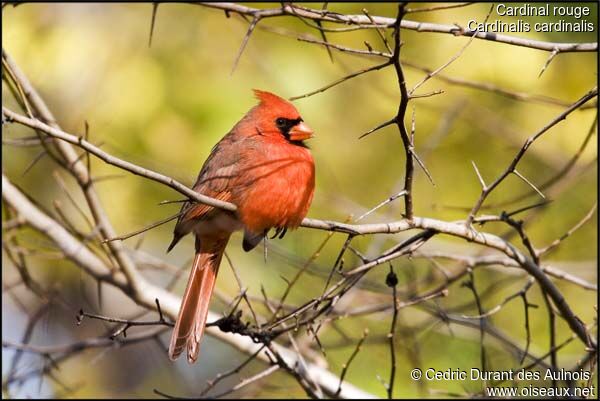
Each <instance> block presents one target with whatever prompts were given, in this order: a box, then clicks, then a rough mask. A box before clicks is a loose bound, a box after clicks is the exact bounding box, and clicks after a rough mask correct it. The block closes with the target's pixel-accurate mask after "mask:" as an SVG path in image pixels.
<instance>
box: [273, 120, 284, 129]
mask: <svg viewBox="0 0 600 401" xmlns="http://www.w3.org/2000/svg"><path fill="white" fill-rule="evenodd" d="M275 124H277V126H278V127H280V128H281V127H284V126H285V118H278V119H277V120H275Z"/></svg>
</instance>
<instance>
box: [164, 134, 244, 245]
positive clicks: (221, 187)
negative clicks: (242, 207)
mask: <svg viewBox="0 0 600 401" xmlns="http://www.w3.org/2000/svg"><path fill="white" fill-rule="evenodd" d="M241 142H242V141H240V140H238V136H236V135H235V134H234V133H233V131H232V132H230V133H229V134H227V135H225V137H223V139H221V141H219V143H217V145H215V147H214V148H213V149H212V151H211V153H210V155H209V156H208V159H206V161H205V162H204V165H203V166H202V169H201V170H200V173H199V174H198V178H197V179H196V183H195V184H194V186H193V190H194V191H196V192H198V193H201V194H203V195H206V196H210V197H211V198H215V199H219V200H222V201H225V202H231V201H232V200H233V195H232V188H233V187H234V185H235V180H236V177H237V176H238V161H239V155H240V152H239V149H240V146H242V145H241ZM217 212H219V210H215V208H214V207H212V206H209V205H205V204H202V203H196V202H185V203H184V204H183V206H182V207H181V215H180V216H179V218H178V220H177V224H176V225H175V229H174V230H173V241H172V242H171V244H170V245H169V248H168V249H167V252H168V251H170V250H171V249H173V247H174V246H175V245H176V244H177V242H179V240H180V239H181V238H182V237H183V236H185V235H187V234H188V233H189V232H190V231H191V230H192V228H193V226H194V225H195V224H196V222H198V220H204V219H207V218H210V217H211V216H213V215H214V213H217Z"/></svg>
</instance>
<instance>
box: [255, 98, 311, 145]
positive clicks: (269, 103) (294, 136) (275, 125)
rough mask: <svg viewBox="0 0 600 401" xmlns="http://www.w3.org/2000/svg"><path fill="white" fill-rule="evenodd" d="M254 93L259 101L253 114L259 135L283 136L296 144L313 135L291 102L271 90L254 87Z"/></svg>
mask: <svg viewBox="0 0 600 401" xmlns="http://www.w3.org/2000/svg"><path fill="white" fill-rule="evenodd" d="M254 95H255V96H256V98H257V99H258V100H259V101H260V103H259V104H258V105H257V106H256V107H255V108H254V110H253V112H254V113H253V114H254V117H255V123H256V128H257V129H258V131H259V132H260V134H261V135H267V136H273V137H280V138H284V139H285V140H287V141H289V142H292V143H296V144H301V143H302V141H304V140H305V139H309V138H312V137H313V130H312V129H310V127H309V126H308V125H306V123H305V122H304V120H302V117H300V113H298V110H296V108H295V107H294V105H293V104H291V103H290V102H288V101H287V100H285V99H282V98H280V97H279V96H277V95H274V94H273V93H271V92H266V91H261V90H258V89H254Z"/></svg>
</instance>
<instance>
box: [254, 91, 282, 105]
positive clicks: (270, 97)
mask: <svg viewBox="0 0 600 401" xmlns="http://www.w3.org/2000/svg"><path fill="white" fill-rule="evenodd" d="M252 91H254V96H255V97H256V98H257V99H258V100H260V102H261V103H279V102H284V103H287V100H285V99H282V98H280V97H279V96H277V95H275V94H274V93H271V92H267V91H262V90H260V89H252Z"/></svg>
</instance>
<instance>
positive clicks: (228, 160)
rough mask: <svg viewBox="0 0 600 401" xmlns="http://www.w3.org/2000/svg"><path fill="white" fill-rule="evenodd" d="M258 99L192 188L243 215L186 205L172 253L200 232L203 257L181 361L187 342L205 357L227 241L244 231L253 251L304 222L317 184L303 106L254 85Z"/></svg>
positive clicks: (181, 340)
mask: <svg viewBox="0 0 600 401" xmlns="http://www.w3.org/2000/svg"><path fill="white" fill-rule="evenodd" d="M254 93H255V95H256V97H257V98H258V100H259V104H258V105H256V106H254V107H253V108H252V109H250V111H248V113H246V115H245V116H244V117H243V118H242V119H241V120H240V121H239V122H238V123H237V124H236V125H235V126H234V127H233V128H232V129H231V131H230V132H229V133H228V134H227V135H225V136H224V137H223V138H222V139H221V140H220V141H219V143H217V145H216V146H215V147H214V148H213V149H212V151H211V153H210V155H209V156H208V159H206V161H205V162H204V165H203V166H202V169H201V170H200V174H199V175H198V179H197V180H196V184H194V187H193V189H194V190H195V191H196V192H199V193H202V194H204V195H207V196H210V197H213V198H216V199H220V200H223V201H227V202H231V203H233V204H235V205H236V206H237V212H236V213H231V212H227V211H224V210H221V209H216V208H214V207H212V206H208V205H204V204H199V203H192V202H186V203H184V205H183V207H182V208H181V215H180V216H179V219H178V220H177V224H176V225H175V229H174V231H173V241H172V242H171V244H170V245H169V248H168V250H167V252H169V251H170V250H171V249H173V247H174V246H175V245H176V244H177V242H179V240H180V239H181V238H182V237H183V236H185V235H186V234H189V233H190V232H193V233H194V235H195V236H196V256H195V258H194V263H193V265H192V271H191V273H190V278H189V280H188V283H187V287H186V289H185V293H184V295H183V301H182V303H181V308H180V310H179V316H178V317H177V321H176V323H175V329H174V330H173V334H172V336H171V343H170V345H169V358H171V360H175V359H177V358H178V356H179V355H180V354H181V353H182V352H183V349H184V347H187V359H188V362H189V363H194V362H195V361H196V359H197V358H198V352H199V349H200V340H201V339H202V334H203V332H204V325H205V324H206V317H207V314H208V305H209V302H210V297H211V294H212V292H213V288H214V286H215V280H216V277H217V272H218V270H219V264H220V262H221V257H222V256H223V252H224V251H225V246H226V245H227V241H228V240H229V237H230V236H231V234H232V233H233V232H234V231H236V230H240V229H243V230H244V240H243V249H244V250H245V251H250V250H251V249H253V248H254V247H256V245H258V244H259V243H260V241H261V240H262V239H263V238H264V237H265V235H267V232H268V231H269V229H271V228H276V229H277V231H276V235H277V234H280V237H281V236H283V234H285V230H287V229H288V228H290V229H293V228H296V227H298V226H299V225H300V223H301V222H302V219H304V217H305V216H306V213H307V212H308V208H309V206H310V203H311V201H312V198H313V193H314V187H315V165H314V161H313V157H312V155H311V153H310V150H309V149H308V148H307V147H306V145H305V144H304V143H303V141H304V140H306V139H308V138H311V137H312V136H313V131H312V130H311V129H310V128H309V127H308V126H307V125H306V123H304V121H303V120H302V117H300V114H299V113H298V111H297V110H296V108H295V107H294V106H293V105H292V104H291V103H289V102H288V101H286V100H284V99H282V98H280V97H279V96H276V95H274V94H272V93H270V92H265V91H261V90H256V89H255V90H254Z"/></svg>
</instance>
